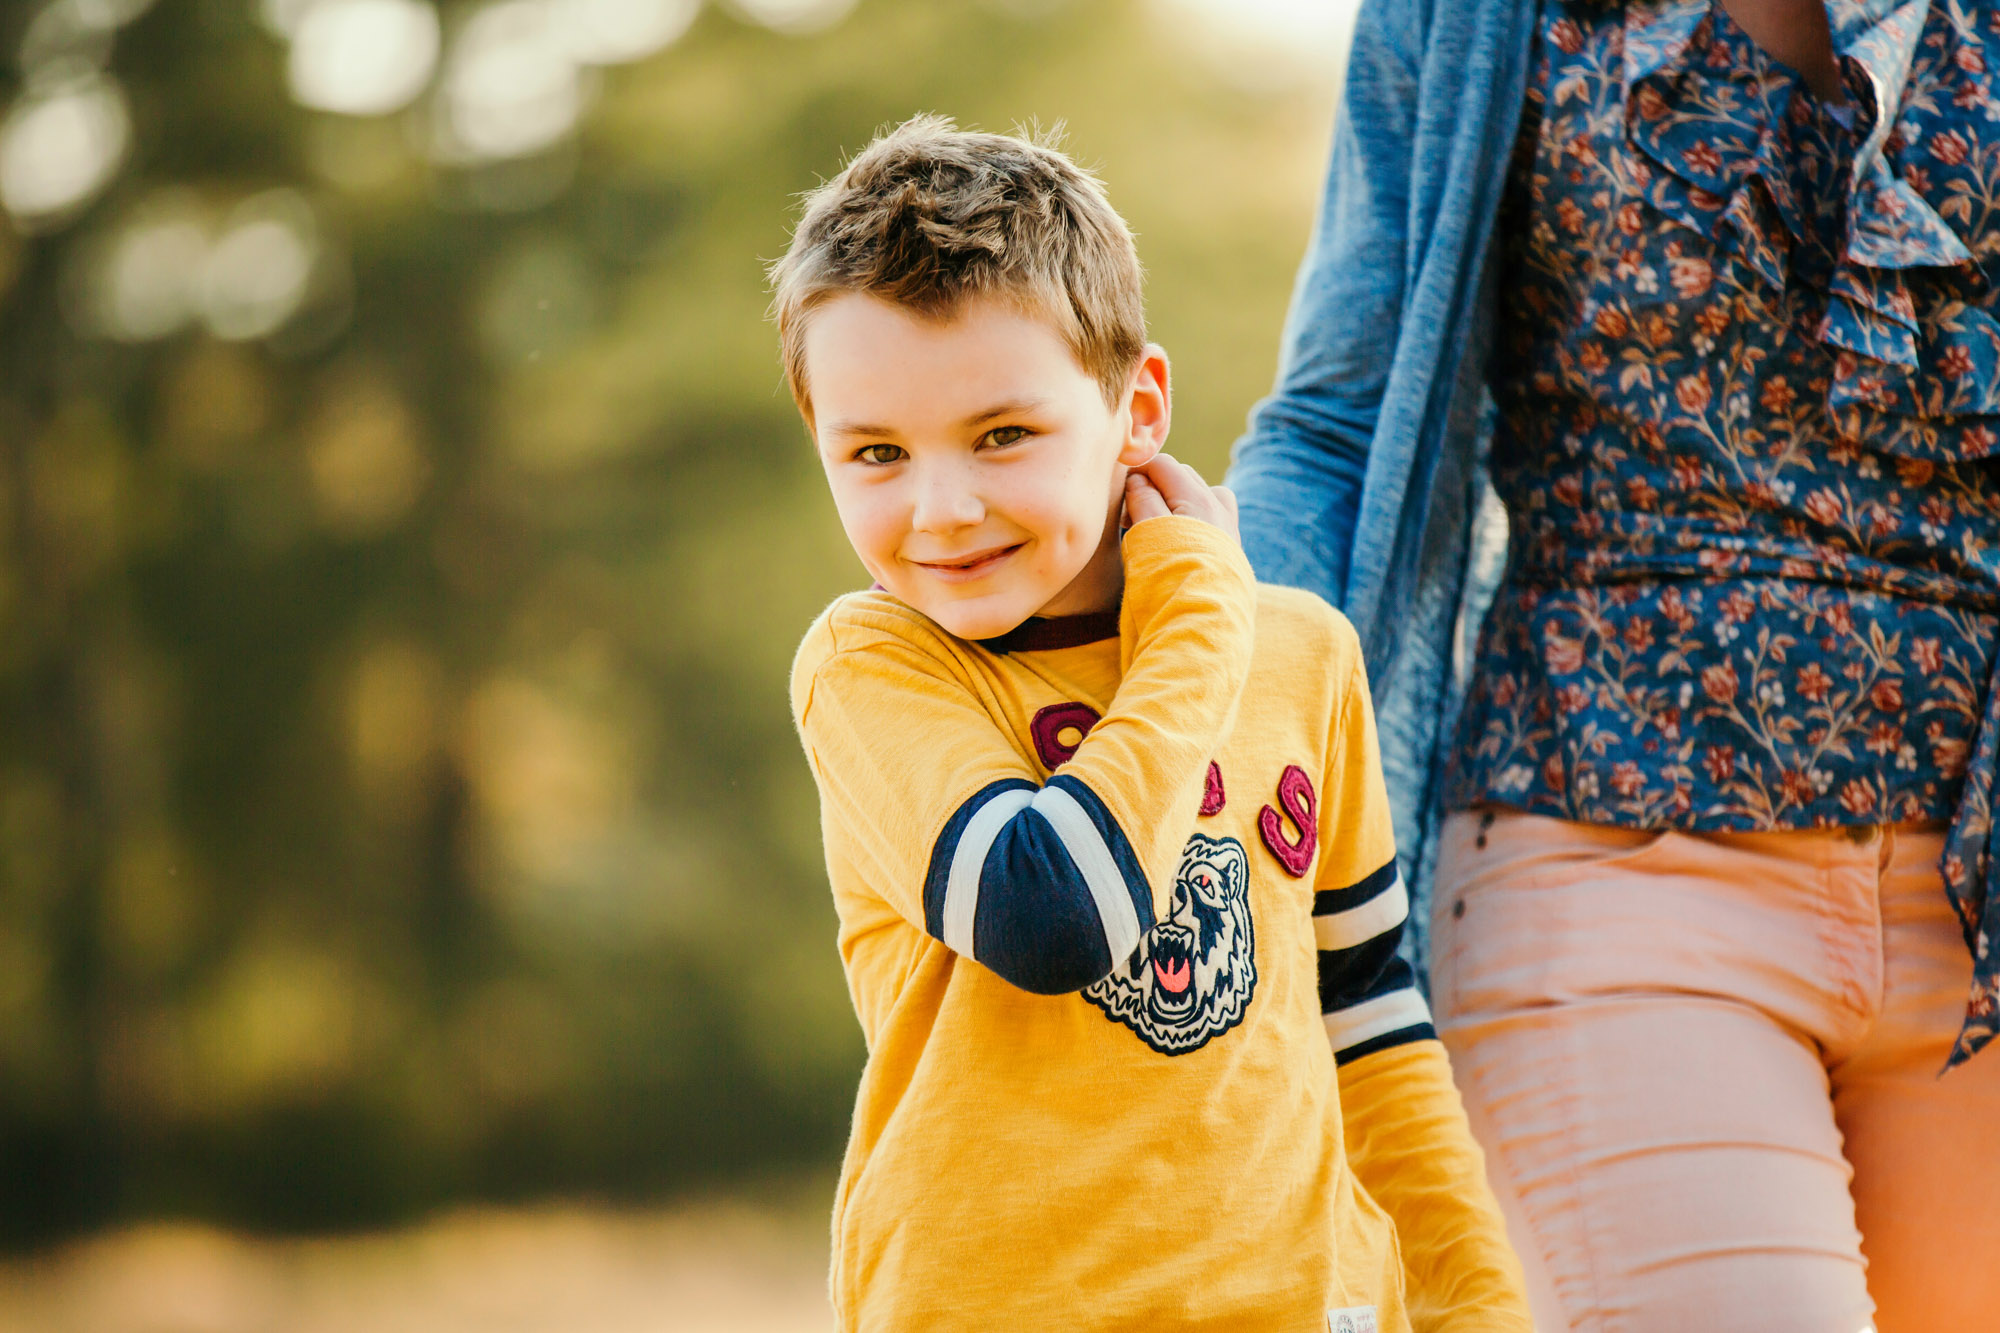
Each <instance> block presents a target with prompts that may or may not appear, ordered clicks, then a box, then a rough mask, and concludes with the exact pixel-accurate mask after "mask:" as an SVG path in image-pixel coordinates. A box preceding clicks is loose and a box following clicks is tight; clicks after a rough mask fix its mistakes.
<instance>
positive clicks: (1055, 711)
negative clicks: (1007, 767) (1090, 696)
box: [1028, 704, 1097, 768]
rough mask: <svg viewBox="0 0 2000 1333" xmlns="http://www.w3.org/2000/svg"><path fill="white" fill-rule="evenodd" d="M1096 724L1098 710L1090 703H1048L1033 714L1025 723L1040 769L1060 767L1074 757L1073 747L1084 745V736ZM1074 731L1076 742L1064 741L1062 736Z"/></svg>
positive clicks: (1074, 749) (1074, 748)
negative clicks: (1031, 719)
mask: <svg viewBox="0 0 2000 1333" xmlns="http://www.w3.org/2000/svg"><path fill="white" fill-rule="evenodd" d="M1096 725H1097V710H1096V709H1095V708H1092V707H1091V706H1090V705H1089V704H1050V705H1049V706H1048V707H1047V708H1044V709H1043V710H1042V711H1041V712H1039V713H1037V714H1035V720H1034V721H1032V722H1030V723H1029V724H1028V734H1029V735H1030V736H1032V737H1034V740H1035V753H1036V754H1037V755H1039V756H1041V760H1042V767H1043V768H1060V767H1062V765H1064V764H1066V763H1068V762H1069V761H1070V760H1072V759H1074V758H1076V747H1077V746H1079V745H1081V744H1083V738H1084V735H1085V734H1086V733H1087V732H1089V730H1090V729H1091V728H1092V727H1094V726H1096ZM1066 732H1075V733H1076V736H1075V739H1073V740H1072V739H1066V738H1065V735H1064V733H1066Z"/></svg>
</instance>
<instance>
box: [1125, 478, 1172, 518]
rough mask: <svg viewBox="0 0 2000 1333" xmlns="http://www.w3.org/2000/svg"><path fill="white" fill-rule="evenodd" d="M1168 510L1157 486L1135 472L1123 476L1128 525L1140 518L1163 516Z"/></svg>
mask: <svg viewBox="0 0 2000 1333" xmlns="http://www.w3.org/2000/svg"><path fill="white" fill-rule="evenodd" d="M1169 512H1170V511H1169V510H1168V508H1167V503H1166V501H1165V500H1164V499H1163V498H1162V497H1161V495H1160V492H1159V488H1158V487H1156V486H1154V485H1153V483H1152V482H1151V480H1149V479H1148V478H1146V477H1142V476H1140V475H1139V474H1138V473H1137V472H1134V473H1132V474H1131V475H1130V476H1128V477H1127V478H1125V522H1126V526H1128V527H1129V526H1130V525H1132V524H1134V523H1137V522H1139V521H1140V520H1142V519H1148V518H1164V517H1165V516H1166V515H1167V514H1168V513H1169Z"/></svg>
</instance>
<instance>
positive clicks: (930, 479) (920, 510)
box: [910, 468, 986, 532]
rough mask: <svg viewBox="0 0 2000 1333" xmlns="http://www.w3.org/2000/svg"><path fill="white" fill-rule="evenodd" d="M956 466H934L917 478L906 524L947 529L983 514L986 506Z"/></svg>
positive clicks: (972, 521)
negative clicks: (914, 494)
mask: <svg viewBox="0 0 2000 1333" xmlns="http://www.w3.org/2000/svg"><path fill="white" fill-rule="evenodd" d="M966 481H967V478H965V477H964V476H963V475H962V474H961V473H960V472H959V470H958V469H956V468H936V469H931V470H929V471H927V472H926V473H925V474H924V475H922V476H920V477H919V478H918V479H917V495H916V508H915V512H914V513H913V514H912V515H911V517H910V525H911V526H912V527H914V528H916V529H917V530H918V531H919V532H951V531H955V530H956V529H958V528H966V527H971V526H972V525H973V524H975V523H977V522H979V521H980V520H981V519H982V518H984V517H986V506H985V505H984V504H982V503H981V502H980V499H979V496H978V494H977V492H976V491H974V489H973V488H972V487H971V486H969V485H967V484H966Z"/></svg>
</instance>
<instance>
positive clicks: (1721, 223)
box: [1624, 0, 2000, 459]
mask: <svg viewBox="0 0 2000 1333" xmlns="http://www.w3.org/2000/svg"><path fill="white" fill-rule="evenodd" d="M1929 11H1930V4H1929V0H1903V2H1902V3H1894V2H1893V0H1832V2H1831V3H1829V5H1828V19H1829V21H1830V23H1831V26H1832V30H1833V38H1834V49H1835V53H1836V55H1837V56H1838V57H1839V59H1840V65H1841V71H1842V76H1843V78H1844V80H1845V82H1846V89H1847V94H1848V99H1849V103H1850V105H1851V107H1852V109H1853V113H1854V114H1853V116H1852V123H1851V125H1842V124H1840V123H1838V122H1837V121H1836V120H1835V118H1834V116H1833V113H1832V112H1831V111H1829V110H1828V109H1827V108H1825V107H1823V106H1821V105H1819V104H1818V103H1817V102H1816V101H1815V100H1814V99H1813V98H1812V97H1811V94H1810V93H1808V92H1806V91H1805V89H1804V85H1803V83H1802V81H1801V80H1800V79H1799V78H1798V76H1797V75H1796V74H1795V73H1794V72H1793V71H1791V70H1790V69H1789V68H1787V67H1786V66H1784V65H1782V64H1780V63H1779V62H1777V61H1776V60H1773V59H1771V58H1769V57H1768V56H1766V55H1765V54H1764V53H1763V50H1762V48H1760V47H1758V46H1757V44H1756V42H1755V41H1754V40H1752V39H1751V38H1750V37H1749V36H1748V35H1747V34H1745V33H1744V32H1743V31H1742V30H1741V29H1740V28H1738V27H1737V26H1736V24H1735V21H1734V20H1733V19H1732V18H1731V17H1730V16H1729V15H1728V13H1727V11H1725V10H1724V9H1723V8H1722V6H1721V4H1720V3H1718V2H1717V0H1655V2H1654V3H1633V4H1631V5H1629V6H1628V7H1627V9H1626V17H1625V32H1624V39H1625V71H1624V78H1625V123H1626V134H1627V138H1628V140H1629V142H1630V143H1631V144H1632V146H1633V148H1634V149H1635V150H1636V153H1637V154H1638V157H1639V158H1640V159H1641V160H1640V161H1639V162H1638V163H1637V165H1638V166H1639V167H1640V168H1641V170H1642V171H1643V172H1644V173H1645V174H1644V175H1643V176H1642V179H1641V185H1642V188H1643V189H1644V192H1645V194H1646V197H1647V199H1648V201H1649V202H1650V203H1652V204H1653V206H1654V207H1656V208H1658V209H1659V210H1660V211H1661V212H1662V213H1664V214H1666V215H1667V216H1668V217H1670V218H1672V219H1673V220H1675V221H1676V222H1679V223H1681V224H1683V225H1685V226H1688V227H1691V228H1694V229H1695V230H1697V231H1700V232H1701V233H1702V234H1704V235H1705V236H1707V237H1709V238H1710V239H1711V240H1712V241H1713V242H1714V243H1715V244H1716V245H1717V246H1718V247H1720V248H1722V249H1723V250H1725V251H1726V252H1728V253H1729V254H1731V255H1733V256H1734V257H1735V258H1737V259H1738V260H1739V261H1741V263H1742V264H1743V265H1744V266H1745V267H1746V268H1748V269H1749V270H1750V271H1751V272H1752V273H1754V274H1756V275H1757V277H1758V278H1759V279H1760V280H1761V281H1762V282H1763V283H1764V284H1766V285H1767V286H1768V287H1769V288H1770V289H1771V290H1772V292H1773V293H1774V294H1776V293H1782V292H1783V291H1784V289H1785V286H1786V284H1787V280H1788V276H1789V274H1790V273H1791V271H1792V270H1793V268H1794V267H1795V263H1796V261H1797V258H1798V255H1797V252H1798V250H1799V248H1800V247H1802V246H1807V245H1817V246H1821V247H1823V248H1824V250H1825V251H1826V252H1827V259H1828V261H1829V265H1828V266H1829V267H1830V272H1828V273H1827V274H1826V275H1825V276H1824V277H1823V278H1820V279H1819V280H1820V281H1823V282H1824V285H1825V289H1826V310H1825V314H1824V317H1823V318H1822V319H1821V321H1820V323H1819V326H1818V328H1817V329H1815V330H1813V331H1812V335H1813V336H1814V337H1816V338H1817V339H1818V340H1819V341H1820V342H1821V343H1823V344H1825V345H1827V346H1830V347H1833V348H1836V349H1838V354H1837V355H1836V357H1835V371H1834V375H1833V378H1832V382H1831V384H1830V386H1829V388H1828V391H1827V404H1828V407H1829V409H1830V411H1831V414H1832V416H1833V419H1834V422H1835V424H1836V425H1837V426H1838V427H1839V428H1840V429H1841V430H1842V431H1843V432H1844V433H1847V434H1850V435H1853V436H1856V437H1861V436H1863V435H1864V433H1865V435H1866V437H1867V438H1869V439H1870V441H1871V443H1873V444H1875V445H1876V446H1877V447H1882V448H1886V449H1889V450H1891V451H1893V452H1898V453H1910V454H1919V455H1926V456H1930V457H1933V458H1942V459H1970V458H1979V457H1984V456H1985V455H1987V454H1991V453H1994V452H1995V451H1996V450H2000V430H1995V429H1993V428H1992V427H1991V426H1982V425H1981V424H1980V423H1979V422H1977V421H1976V420H1973V418H1978V417H1981V416H1989V415H2000V323H1996V322H1995V320H1993V319H1992V318H1991V317H1990V316H1988V315H1987V314H1986V313H1985V312H1984V311H1982V310H1980V309H1978V308H1976V307H1975V306H1974V305H1972V304H1969V303H1968V301H1967V299H1966V298H1967V297H1977V296H1979V295H1982V294H1983V293H1984V292H1985V290H1986V277H1985V275H1984V274H1983V273H1982V271H1981V269H1980V268H1979V266H1977V265H1976V264H1975V263H1974V261H1973V255H1972V252H1971V251H1970V250H1969V249H1968V248H1967V246H1966V244H1965V242H1964V240H1963V239H1962V238H1961V237H1960V236H1959V235H1958V233H1957V232H1956V231H1954V230H1953V229H1952V226H1951V224H1950V223H1949V222H1948V221H1947V220H1946V219H1945V217H1944V216H1943V215H1941V214H1940V213H1939V211H1938V209H1937V208H1936V207H1935V206H1933V205H1932V203H1931V202H1930V201H1929V200H1928V199H1926V198H1925V197H1924V195H1923V194H1922V193H1920V192H1919V191H1918V190H1917V189H1916V188H1914V187H1913V186H1912V185H1911V184H1910V182H1908V181H1907V180H1905V179H1904V178H1903V176H1902V175H1901V174H1900V173H1899V172H1898V170H1897V168H1896V166H1895V165H1894V164H1893V163H1892V162H1891V160H1890V158H1891V151H1890V150H1891V149H1892V147H1894V144H1893V143H1892V133H1893V131H1895V130H1896V128H1897V124H1898V120H1899V117H1900V116H1901V114H1902V111H1903V102H1904V90H1905V87H1906V85H1908V84H1909V83H1910V76H1911V65H1912V61H1913V59H1915V58H1916V57H1917V56H1918V48H1919V43H1920V41H1921V39H1922V38H1923V35H1924V29H1925V25H1926V20H1927V19H1928V17H1929ZM1933 54H1935V55H1936V56H1937V57H1938V58H1937V59H1933V60H1927V61H1926V66H1925V68H1926V69H1927V70H1930V69H1936V68H1948V69H1949V72H1950V73H1951V74H1952V75H1954V76H1957V77H1959V78H1967V77H1977V78H1979V79H1981V80H1983V79H1984V78H1985V77H1986V75H1985V68H1984V62H1983V59H1982V60H1979V61H1977V62H1966V64H1953V62H1952V60H1951V59H1950V56H1951V55H1952V54H1953V53H1950V52H1940V53H1933ZM1968 64H1969V65H1975V66H1976V68H1967V65H1968ZM1919 81H1920V82H1926V81H1927V80H1924V79H1921V78H1920V80H1919ZM1946 105H1950V102H1949V100H1948V98H1947V100H1946ZM1813 133H1821V134H1824V135H1828V136H1831V137H1832V138H1833V139H1834V141H1835V142H1836V143H1838V144H1839V149H1838V152H1837V158H1836V160H1834V161H1832V162H1829V161H1828V160H1827V158H1826V156H1825V154H1823V153H1822V154H1821V156H1820V159H1819V164H1820V165H1821V167H1822V168H1828V167H1830V168H1831V169H1833V170H1840V169H1841V167H1842V165H1843V164H1844V165H1845V171H1846V181H1845V185H1846V192H1845V199H1844V201H1843V202H1844V207H1842V208H1841V209H1840V210H1839V211H1838V221H1837V226H1838V234H1836V235H1833V236H1823V235H1820V234H1819V232H1818V230H1817V228H1820V227H1824V226H1825V225H1826V224H1825V222H1823V221H1822V219H1821V217H1820V216H1817V215H1815V214H1814V212H1813V210H1814V209H1815V208H1819V209H1821V210H1822V211H1823V210H1824V204H1823V203H1816V202H1815V200H1814V199H1813V198H1812V197H1810V191H1811V190H1812V187H1813V182H1810V181H1807V180H1803V179H1801V173H1803V172H1807V171H1809V170H1810V169H1811V167H1810V165H1809V164H1811V163H1812V162H1813V154H1812V153H1811V152H1806V151H1802V148H1803V144H1802V142H1801V140H1802V136H1806V135H1810V134H1813ZM1961 142H1962V141H1961ZM1931 151H1932V152H1933V154H1934V155H1939V156H1941V157H1943V158H1945V159H1947V160H1948V158H1949V156H1950V155H1951V153H1952V151H1953V150H1950V149H1947V150H1946V152H1945V153H1944V154H1938V150H1937V148H1936V146H1935V145H1933V146H1932V150H1931ZM1926 269H1929V270H1939V269H1942V270H1950V271H1952V272H1951V274H1950V277H1949V280H1947V281H1945V282H1941V283H1940V282H1937V281H1926V282H1924V283H1921V284H1920V285H1919V287H1918V289H1917V291H1915V292H1913V290H1912V282H1911V279H1912V277H1913V276H1914V274H1915V271H1916V270H1926ZM1932 276H1934V275H1932ZM1919 293H1921V295H1922V298H1923V299H1924V300H1925V301H1926V303H1927V305H1928V306H1929V308H1928V309H1926V310H1925V311H1924V312H1923V313H1922V315H1921V317H1920V314H1919V310H1918V299H1919ZM1875 413H1887V414H1889V415H1892V416H1901V417H1920V418H1927V419H1930V420H1927V421H1926V422H1924V423H1923V425H1924V427H1925V428H1923V429H1917V430H1912V429H1909V428H1908V427H1909V426H1910V425H1911V424H1913V423H1907V422H1906V423H1904V427H1903V428H1902V429H1896V430H1891V431H1876V430H1871V429H1869V426H1870V418H1871V417H1872V416H1873V414H1875ZM1952 418H1966V420H1962V421H1951V420H1948V419H1952ZM1993 425H1996V426H2000V422H1997V423H1993Z"/></svg>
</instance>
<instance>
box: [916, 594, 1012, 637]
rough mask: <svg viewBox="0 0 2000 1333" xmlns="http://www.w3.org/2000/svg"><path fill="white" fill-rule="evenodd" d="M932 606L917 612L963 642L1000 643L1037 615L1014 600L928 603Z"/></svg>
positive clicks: (935, 601) (939, 601)
mask: <svg viewBox="0 0 2000 1333" xmlns="http://www.w3.org/2000/svg"><path fill="white" fill-rule="evenodd" d="M926 600H928V601H930V603H931V604H930V605H928V606H925V605H918V606H917V610H919V611H921V612H923V613H924V614H925V615H927V616H929V617H930V618H931V619H932V620H934V621H936V622H937V624H938V625H939V626H940V627H941V628H942V629H944V630H945V632H947V633H949V634H953V635H956V636H957V637H958V638H961V639H997V638H999V637H1000V636H1001V635H1002V634H1006V633H1008V632H1010V631H1012V630H1016V629H1019V628H1020V627H1021V626H1022V625H1023V624H1025V623H1026V622H1027V621H1028V620H1029V619H1030V618H1032V617H1033V616H1034V615H1035V608H1034V607H1033V606H1029V605H1026V604H1024V603H1023V604H1016V603H1015V600H1014V599H1013V598H993V599H990V600H988V599H985V598H982V599H980V600H979V601H976V602H951V601H943V600H939V599H926Z"/></svg>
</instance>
